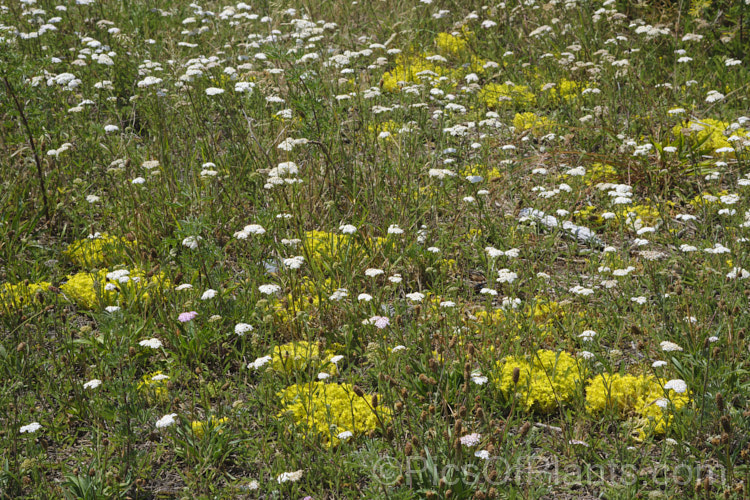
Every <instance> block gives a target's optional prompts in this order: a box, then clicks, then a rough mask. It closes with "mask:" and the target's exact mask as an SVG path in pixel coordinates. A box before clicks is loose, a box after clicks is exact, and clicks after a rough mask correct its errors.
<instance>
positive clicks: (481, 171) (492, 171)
mask: <svg viewBox="0 0 750 500" xmlns="http://www.w3.org/2000/svg"><path fill="white" fill-rule="evenodd" d="M473 175H480V176H482V177H484V180H489V181H494V180H495V179H500V178H501V177H502V176H503V174H502V173H501V172H500V170H498V169H497V168H495V167H487V166H485V165H482V164H480V163H476V164H474V165H467V166H465V167H464V168H463V169H462V170H461V177H468V176H473Z"/></svg>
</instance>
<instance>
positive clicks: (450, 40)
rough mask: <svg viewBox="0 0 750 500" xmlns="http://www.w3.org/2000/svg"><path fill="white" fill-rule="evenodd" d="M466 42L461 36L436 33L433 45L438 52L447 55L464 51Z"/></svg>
mask: <svg viewBox="0 0 750 500" xmlns="http://www.w3.org/2000/svg"><path fill="white" fill-rule="evenodd" d="M467 44H468V42H467V41H466V40H465V39H464V38H462V37H461V36H455V35H451V34H450V33H438V36H437V37H436V38H435V45H437V48H438V50H440V51H441V52H443V53H448V54H459V53H461V52H463V51H464V50H465V49H466V45H467Z"/></svg>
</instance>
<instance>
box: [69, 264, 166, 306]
mask: <svg viewBox="0 0 750 500" xmlns="http://www.w3.org/2000/svg"><path fill="white" fill-rule="evenodd" d="M109 274H110V271H109V270H107V269H100V270H99V271H94V272H86V271H83V272H80V273H76V274H74V275H72V276H68V281H67V282H66V283H64V284H63V285H61V286H60V290H62V292H63V293H64V294H65V295H66V296H67V297H68V298H69V299H70V300H72V301H73V302H75V303H77V304H78V305H79V306H80V307H82V308H84V309H95V308H97V307H100V306H101V307H104V306H107V305H115V304H122V303H125V301H127V300H128V299H129V298H134V299H135V300H136V301H137V302H139V303H143V304H147V303H148V302H149V301H150V300H151V292H152V291H154V290H159V289H166V288H168V286H169V280H168V279H167V278H166V277H165V275H164V273H159V274H157V275H154V276H152V277H150V278H148V277H146V273H145V272H144V271H142V270H140V269H138V268H133V269H132V270H130V271H129V272H128V274H127V277H128V279H127V281H125V280H124V279H123V281H120V280H117V279H110V278H108V277H107V275H109ZM110 276H111V275H110ZM108 284H110V285H113V286H114V287H116V289H112V290H107V288H108V287H107V285H108Z"/></svg>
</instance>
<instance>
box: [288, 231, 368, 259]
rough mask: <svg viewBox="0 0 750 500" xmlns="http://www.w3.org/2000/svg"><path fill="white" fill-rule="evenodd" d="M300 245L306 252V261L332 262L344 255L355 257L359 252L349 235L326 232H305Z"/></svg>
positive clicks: (359, 249)
mask: <svg viewBox="0 0 750 500" xmlns="http://www.w3.org/2000/svg"><path fill="white" fill-rule="evenodd" d="M302 244H303V245H304V247H305V248H306V249H307V251H308V260H319V261H325V262H334V261H337V260H341V258H342V257H344V256H346V255H357V254H359V252H360V251H361V248H360V246H359V244H358V243H357V242H356V241H355V240H354V238H352V236H351V235H348V234H336V233H329V232H326V231H305V234H304V237H303V239H302Z"/></svg>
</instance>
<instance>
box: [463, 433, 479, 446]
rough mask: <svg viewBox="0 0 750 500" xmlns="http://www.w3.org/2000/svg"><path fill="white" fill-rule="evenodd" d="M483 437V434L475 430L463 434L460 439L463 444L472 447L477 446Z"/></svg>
mask: <svg viewBox="0 0 750 500" xmlns="http://www.w3.org/2000/svg"><path fill="white" fill-rule="evenodd" d="M481 439H482V435H481V434H478V433H476V432H474V433H472V434H468V435H466V436H463V437H462V438H461V439H460V441H461V444H462V445H464V446H468V447H469V448H471V447H472V446H476V445H477V444H479V441H480V440H481Z"/></svg>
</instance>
